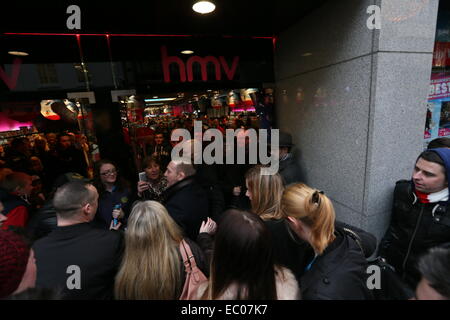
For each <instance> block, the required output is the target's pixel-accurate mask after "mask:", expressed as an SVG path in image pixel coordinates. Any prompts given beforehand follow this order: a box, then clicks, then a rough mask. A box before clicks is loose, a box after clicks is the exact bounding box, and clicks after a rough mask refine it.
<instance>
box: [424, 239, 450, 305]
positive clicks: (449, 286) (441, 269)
mask: <svg viewBox="0 0 450 320" xmlns="http://www.w3.org/2000/svg"><path fill="white" fill-rule="evenodd" d="M449 270H450V248H440V247H436V248H432V249H430V250H429V251H428V253H427V254H425V255H424V256H423V257H422V258H421V259H420V260H419V271H420V273H421V274H422V277H423V278H425V279H426V280H427V281H428V282H429V284H430V286H431V287H432V288H433V289H434V290H436V291H437V292H438V293H439V294H440V295H442V296H444V297H445V298H447V299H450V277H449V276H448V273H449Z"/></svg>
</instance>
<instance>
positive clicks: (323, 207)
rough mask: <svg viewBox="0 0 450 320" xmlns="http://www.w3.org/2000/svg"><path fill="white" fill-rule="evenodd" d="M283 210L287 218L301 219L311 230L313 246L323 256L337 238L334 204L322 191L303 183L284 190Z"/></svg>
mask: <svg viewBox="0 0 450 320" xmlns="http://www.w3.org/2000/svg"><path fill="white" fill-rule="evenodd" d="M281 210H282V214H283V216H284V217H285V218H287V217H293V218H296V219H299V220H300V221H301V222H303V223H304V224H305V225H307V226H308V227H310V228H311V246H312V247H313V248H314V250H315V251H316V252H317V253H318V254H322V253H323V251H324V250H325V249H326V247H327V246H328V245H329V244H330V243H331V242H333V241H334V239H335V238H336V237H335V235H334V222H335V219H336V214H335V212H334V208H333V204H332V203H331V200H330V199H329V198H328V197H327V196H325V195H324V194H323V193H322V192H321V191H318V190H315V189H312V188H310V187H308V186H307V185H305V184H303V183H298V184H294V185H291V186H289V187H287V188H286V189H285V190H284V193H283V196H282V198H281Z"/></svg>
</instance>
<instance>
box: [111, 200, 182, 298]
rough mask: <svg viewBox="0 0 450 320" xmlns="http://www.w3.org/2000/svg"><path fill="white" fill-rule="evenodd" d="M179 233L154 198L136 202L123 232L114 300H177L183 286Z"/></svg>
mask: <svg viewBox="0 0 450 320" xmlns="http://www.w3.org/2000/svg"><path fill="white" fill-rule="evenodd" d="M182 239H183V237H182V232H181V229H180V228H179V226H178V225H177V224H176V223H175V221H174V220H173V219H172V218H171V217H170V216H169V213H168V212H167V210H166V208H165V207H164V206H163V205H161V204H160V203H158V202H156V201H144V202H140V203H138V204H136V205H135V206H134V208H133V210H132V211H131V215H130V218H129V220H128V228H127V230H126V231H125V253H124V257H123V260H122V263H121V266H120V269H119V272H118V273H117V276H116V282H115V297H116V299H133V300H143V299H147V300H149V299H152V300H159V299H164V300H169V299H178V298H179V295H180V294H181V289H182V285H183V284H182V269H181V268H182V262H181V255H180V253H179V252H180V251H179V245H180V242H181V240H182Z"/></svg>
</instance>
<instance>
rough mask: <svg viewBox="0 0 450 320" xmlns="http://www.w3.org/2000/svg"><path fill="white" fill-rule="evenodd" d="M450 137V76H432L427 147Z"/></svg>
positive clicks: (426, 138)
mask: <svg viewBox="0 0 450 320" xmlns="http://www.w3.org/2000/svg"><path fill="white" fill-rule="evenodd" d="M447 136H450V74H448V73H435V74H432V76H431V84H430V92H429V95H428V103H427V110H426V118H425V133H424V139H425V147H426V146H427V145H428V143H429V142H430V141H431V140H433V139H436V138H439V137H447Z"/></svg>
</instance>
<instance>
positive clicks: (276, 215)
mask: <svg viewBox="0 0 450 320" xmlns="http://www.w3.org/2000/svg"><path fill="white" fill-rule="evenodd" d="M264 167H266V166H261V165H258V166H255V167H253V168H251V169H250V170H248V171H247V173H246V175H245V179H246V181H247V185H248V189H249V191H250V193H251V194H252V200H251V205H252V212H253V213H255V214H257V215H258V216H260V217H261V219H263V220H269V219H281V218H283V215H282V213H281V210H280V200H281V196H282V195H283V190H284V186H283V180H282V178H281V176H280V175H279V174H278V173H277V174H274V175H262V174H261V170H262V168H264Z"/></svg>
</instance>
